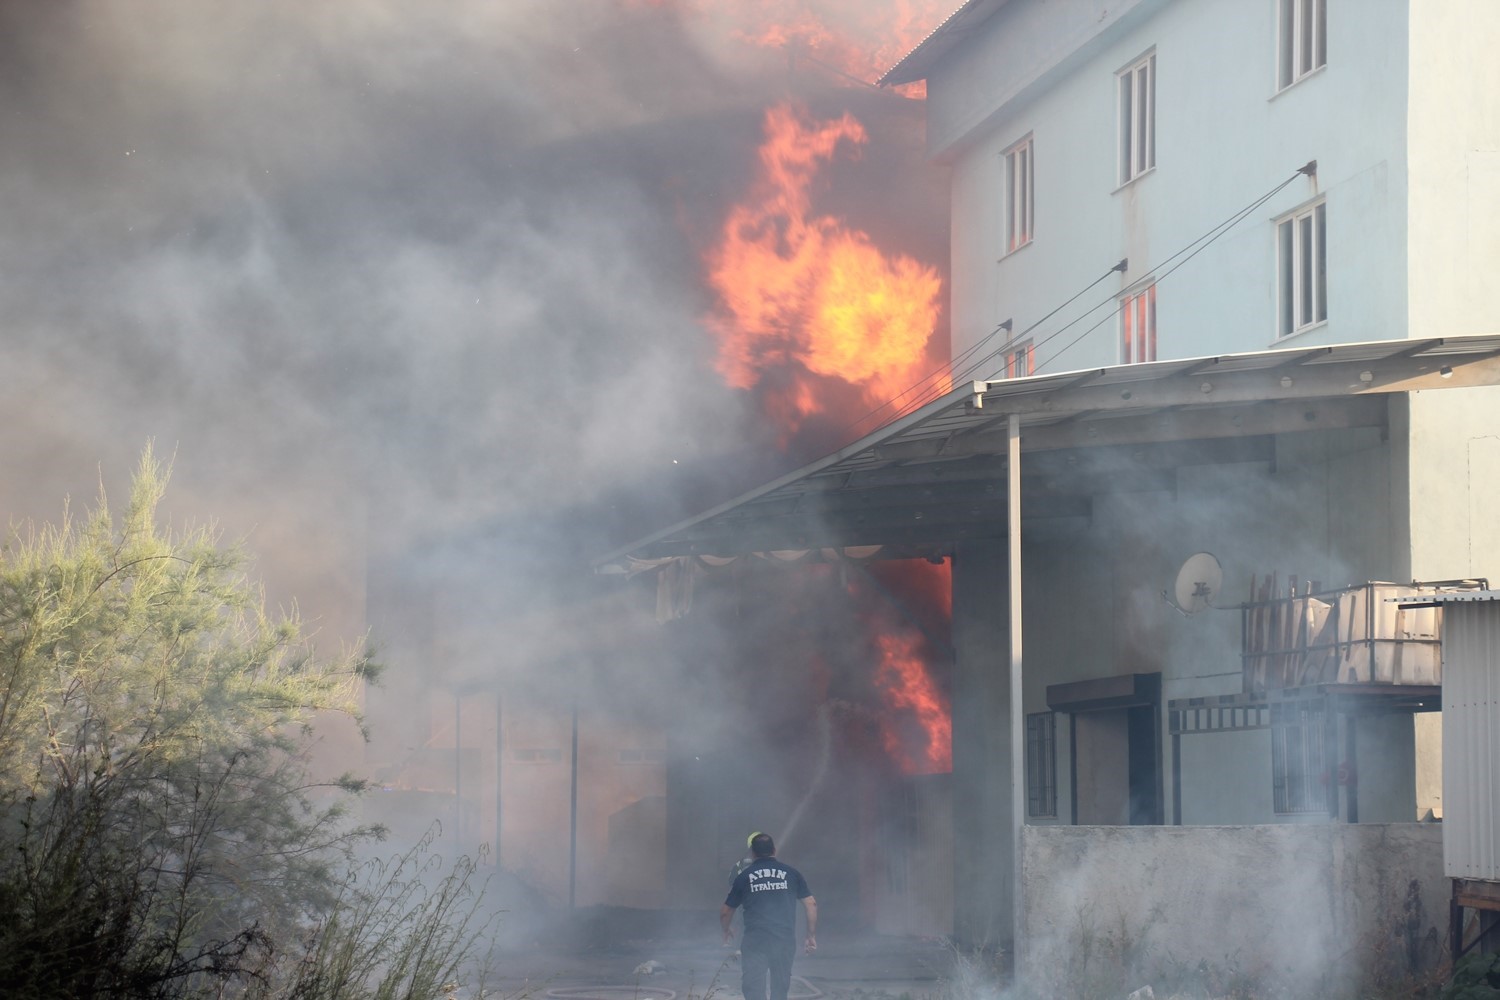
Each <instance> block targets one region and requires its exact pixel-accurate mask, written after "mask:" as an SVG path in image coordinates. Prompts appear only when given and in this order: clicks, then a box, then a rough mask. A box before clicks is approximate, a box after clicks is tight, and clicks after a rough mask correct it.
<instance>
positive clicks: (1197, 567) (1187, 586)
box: [1172, 552, 1224, 615]
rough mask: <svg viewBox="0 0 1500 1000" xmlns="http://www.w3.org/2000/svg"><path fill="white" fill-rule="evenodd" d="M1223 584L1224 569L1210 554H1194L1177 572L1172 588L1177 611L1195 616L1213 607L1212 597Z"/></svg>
mask: <svg viewBox="0 0 1500 1000" xmlns="http://www.w3.org/2000/svg"><path fill="white" fill-rule="evenodd" d="M1223 584H1224V568H1223V567H1222V566H1220V565H1219V560H1218V559H1216V558H1214V556H1213V554H1212V553H1210V552H1195V553H1193V554H1192V555H1190V556H1188V558H1187V562H1184V563H1183V564H1182V568H1181V569H1179V570H1178V571H1177V582H1176V583H1175V584H1174V585H1173V587H1172V595H1173V597H1175V598H1176V605H1177V610H1178V611H1181V612H1182V613H1183V614H1185V615H1191V614H1196V613H1197V612H1199V611H1202V610H1203V609H1204V608H1211V607H1213V606H1214V597H1215V596H1216V595H1217V594H1218V593H1219V588H1220V587H1221V586H1223Z"/></svg>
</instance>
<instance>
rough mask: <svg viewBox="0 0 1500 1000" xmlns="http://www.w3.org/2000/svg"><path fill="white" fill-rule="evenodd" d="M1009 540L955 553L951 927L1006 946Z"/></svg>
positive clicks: (974, 943)
mask: <svg viewBox="0 0 1500 1000" xmlns="http://www.w3.org/2000/svg"><path fill="white" fill-rule="evenodd" d="M1007 567H1008V563H1007V559H1006V546H1005V544H1004V543H1003V542H998V541H996V542H972V543H965V544H964V545H963V546H962V547H961V548H960V549H959V550H958V551H957V552H956V553H955V554H954V556H953V646H954V652H955V670H954V677H953V932H954V938H955V940H956V942H957V943H958V944H959V945H960V946H963V947H986V948H992V947H998V948H1002V949H1005V950H1007V951H1009V950H1011V948H1012V945H1013V942H1014V939H1015V927H1014V923H1013V916H1012V912H1011V903H1012V886H1011V883H1012V878H1013V875H1012V872H1013V870H1014V861H1015V851H1016V846H1017V845H1016V844H1015V842H1014V840H1015V834H1014V832H1013V825H1012V823H1013V819H1014V817H1013V816H1012V812H1013V806H1012V797H1011V731H1010V730H1011V722H1010V656H1011V653H1010V627H1009V620H1008V615H1007V609H1008V608H1009V606H1010V599H1009V594H1008V587H1007V583H1006V577H1007Z"/></svg>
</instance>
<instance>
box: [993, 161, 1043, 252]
mask: <svg viewBox="0 0 1500 1000" xmlns="http://www.w3.org/2000/svg"><path fill="white" fill-rule="evenodd" d="M1001 156H1002V159H1003V161H1004V170H1005V230H1004V232H1005V253H1007V254H1009V253H1014V252H1015V251H1017V250H1019V249H1021V248H1022V247H1024V246H1026V245H1028V244H1029V243H1030V242H1031V241H1032V238H1033V237H1034V235H1035V225H1034V224H1035V221H1036V219H1035V211H1034V210H1035V205H1036V150H1035V146H1034V145H1033V143H1032V137H1031V136H1029V135H1028V136H1027V137H1026V138H1024V139H1022V140H1021V141H1020V142H1018V143H1016V144H1015V145H1013V146H1011V147H1010V148H1009V149H1007V150H1006V151H1005V152H1004V153H1003V154H1001Z"/></svg>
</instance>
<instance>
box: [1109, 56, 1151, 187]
mask: <svg viewBox="0 0 1500 1000" xmlns="http://www.w3.org/2000/svg"><path fill="white" fill-rule="evenodd" d="M1115 132H1116V134H1115V150H1116V165H1117V168H1118V170H1117V172H1118V178H1119V186H1120V187H1124V186H1125V185H1126V184H1129V183H1130V182H1131V181H1133V180H1135V179H1136V178H1137V177H1140V176H1141V175H1142V174H1145V173H1149V172H1150V171H1152V170H1154V169H1156V52H1155V50H1152V51H1151V52H1149V53H1147V54H1146V55H1144V56H1142V57H1141V58H1139V59H1137V60H1136V61H1135V62H1133V63H1131V64H1130V65H1129V66H1127V67H1125V68H1124V69H1122V70H1120V72H1118V73H1116V74H1115Z"/></svg>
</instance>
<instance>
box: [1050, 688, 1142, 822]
mask: <svg viewBox="0 0 1500 1000" xmlns="http://www.w3.org/2000/svg"><path fill="white" fill-rule="evenodd" d="M1047 706H1048V707H1049V708H1051V709H1052V710H1053V711H1055V712H1066V713H1067V714H1068V716H1069V719H1070V722H1071V725H1070V726H1069V727H1068V729H1069V732H1070V739H1069V743H1070V749H1071V751H1072V752H1071V753H1070V755H1069V756H1070V757H1071V759H1072V766H1071V772H1072V786H1073V796H1072V800H1073V801H1072V813H1073V822H1074V823H1075V824H1078V825H1107V826H1145V825H1154V824H1160V823H1161V822H1162V821H1163V815H1164V812H1163V808H1162V804H1163V803H1162V776H1161V674H1159V673H1155V674H1123V675H1120V676H1117V677H1106V678H1102V679H1100V680H1097V681H1078V682H1075V683H1072V684H1054V685H1052V686H1050V687H1048V688H1047Z"/></svg>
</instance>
